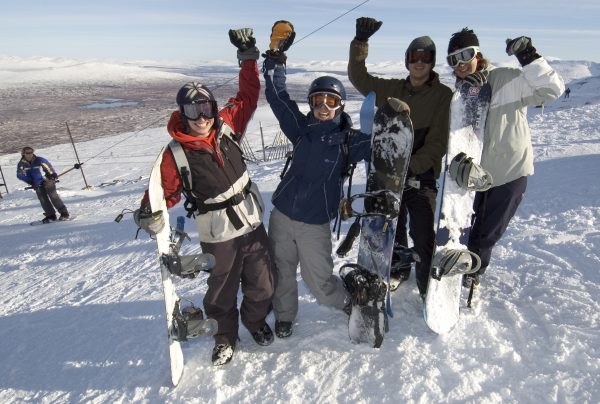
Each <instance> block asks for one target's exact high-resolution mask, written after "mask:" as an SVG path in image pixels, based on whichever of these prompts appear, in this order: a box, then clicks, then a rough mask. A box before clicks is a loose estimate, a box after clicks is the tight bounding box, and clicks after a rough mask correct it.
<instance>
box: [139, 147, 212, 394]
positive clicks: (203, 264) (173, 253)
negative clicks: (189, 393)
mask: <svg viewBox="0 0 600 404" xmlns="http://www.w3.org/2000/svg"><path fill="white" fill-rule="evenodd" d="M163 152H164V149H163V151H161V153H160V154H159V156H158V158H157V159H156V162H155V163H154V166H153V167H152V172H151V174H150V182H149V186H148V196H149V199H150V207H151V210H152V212H153V213H155V212H161V214H162V216H163V219H164V223H165V226H164V227H163V229H162V230H161V231H160V232H159V233H157V234H156V244H157V248H158V264H159V268H160V275H161V281H162V290H163V294H164V302H165V319H166V323H167V337H168V340H167V344H168V355H169V364H170V365H169V366H170V370H171V382H172V383H173V386H177V384H178V383H179V381H180V380H181V377H182V375H183V366H184V361H183V351H182V350H181V342H182V341H186V340H187V338H191V337H196V336H212V335H214V334H215V333H216V332H217V322H216V321H215V320H214V319H204V318H203V313H202V310H200V309H199V308H197V307H195V306H193V304H192V305H188V306H187V307H185V305H184V304H183V303H182V301H181V299H180V298H179V296H178V295H177V291H176V288H175V275H174V273H176V274H178V275H179V276H182V277H189V278H193V277H195V276H196V275H197V271H200V270H210V268H212V267H213V266H214V264H215V260H214V257H213V256H212V255H210V254H199V255H193V256H188V257H185V256H180V255H179V249H180V247H181V244H182V243H183V240H184V239H185V238H186V236H187V235H186V234H185V232H184V222H185V218H184V217H183V216H181V217H179V218H178V219H177V227H176V228H175V230H172V229H171V227H170V225H169V212H168V211H167V205H166V202H165V199H164V192H163V188H162V178H161V171H160V164H161V162H162V156H163ZM189 268H192V270H190V269H189ZM192 319H193V320H194V321H193V322H192V321H191V320H192ZM190 324H193V325H194V327H193V329H190V328H191V327H189V325H190Z"/></svg>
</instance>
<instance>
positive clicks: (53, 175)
mask: <svg viewBox="0 0 600 404" xmlns="http://www.w3.org/2000/svg"><path fill="white" fill-rule="evenodd" d="M46 177H48V178H50V179H51V180H54V181H56V180H57V179H58V175H57V174H56V173H52V174H48V175H47V176H46Z"/></svg>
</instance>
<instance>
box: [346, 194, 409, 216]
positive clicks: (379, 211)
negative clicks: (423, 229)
mask: <svg viewBox="0 0 600 404" xmlns="http://www.w3.org/2000/svg"><path fill="white" fill-rule="evenodd" d="M357 199H364V204H365V211H364V212H357V211H355V210H354V208H353V207H352V204H353V203H354V201H356V200H357ZM399 211H400V197H399V196H398V195H397V194H396V193H395V192H393V191H390V190H388V189H382V190H380V191H375V192H365V193H362V194H355V195H352V196H351V197H349V198H344V199H342V201H341V202H340V214H341V216H342V220H348V219H350V218H351V217H366V216H384V217H385V218H386V219H393V218H395V217H397V216H398V212H399Z"/></svg>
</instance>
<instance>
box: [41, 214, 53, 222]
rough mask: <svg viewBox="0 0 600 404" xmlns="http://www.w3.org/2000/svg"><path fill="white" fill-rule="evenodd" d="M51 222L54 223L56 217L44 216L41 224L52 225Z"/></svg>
mask: <svg viewBox="0 0 600 404" xmlns="http://www.w3.org/2000/svg"><path fill="white" fill-rule="evenodd" d="M52 222H56V216H55V215H54V216H46V217H45V218H43V219H42V223H44V224H48V223H52Z"/></svg>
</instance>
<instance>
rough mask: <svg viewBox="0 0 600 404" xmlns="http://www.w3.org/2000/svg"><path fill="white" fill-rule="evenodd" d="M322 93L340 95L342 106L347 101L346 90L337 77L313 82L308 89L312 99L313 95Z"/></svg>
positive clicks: (322, 78) (325, 77)
mask: <svg viewBox="0 0 600 404" xmlns="http://www.w3.org/2000/svg"><path fill="white" fill-rule="evenodd" d="M320 92H326V93H334V94H337V95H339V96H340V98H341V99H342V105H344V102H343V101H345V100H346V89H345V88H344V85H343V84H342V82H341V81H339V80H338V79H336V78H335V77H331V76H323V77H319V78H318V79H316V80H315V81H313V82H312V83H311V84H310V88H309V89H308V97H309V98H310V96H311V95H312V94H314V93H320Z"/></svg>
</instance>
